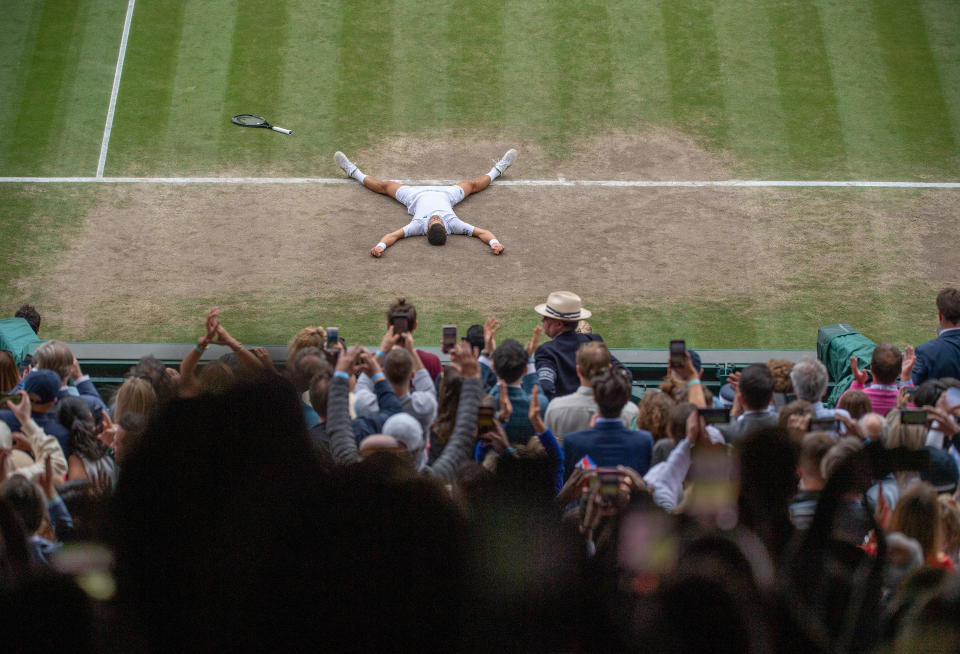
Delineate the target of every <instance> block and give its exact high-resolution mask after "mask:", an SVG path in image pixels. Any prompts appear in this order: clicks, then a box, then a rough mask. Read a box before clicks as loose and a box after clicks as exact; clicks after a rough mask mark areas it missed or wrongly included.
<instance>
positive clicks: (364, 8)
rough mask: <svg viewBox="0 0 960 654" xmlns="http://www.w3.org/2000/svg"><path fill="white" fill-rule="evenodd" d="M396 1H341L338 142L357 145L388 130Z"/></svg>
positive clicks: (395, 81) (368, 141)
mask: <svg viewBox="0 0 960 654" xmlns="http://www.w3.org/2000/svg"><path fill="white" fill-rule="evenodd" d="M392 37H393V3H392V2H390V0H368V1H366V2H348V3H344V4H342V5H341V12H340V26H339V32H338V35H337V50H338V54H337V62H338V68H339V74H338V76H337V86H336V90H335V98H336V120H335V123H334V125H335V140H336V142H337V143H353V144H355V147H356V146H359V145H364V144H368V143H371V142H373V141H375V140H377V139H379V138H381V137H382V136H383V133H384V127H385V126H387V125H390V122H391V111H392V109H393V92H394V84H395V83H397V82H398V80H396V79H395V77H394V74H393V47H392V46H393V38H392Z"/></svg>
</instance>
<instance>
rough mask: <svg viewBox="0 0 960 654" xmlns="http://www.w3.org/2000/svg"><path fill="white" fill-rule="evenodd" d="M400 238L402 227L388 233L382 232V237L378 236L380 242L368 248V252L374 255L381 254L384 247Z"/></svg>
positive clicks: (384, 249)
mask: <svg viewBox="0 0 960 654" xmlns="http://www.w3.org/2000/svg"><path fill="white" fill-rule="evenodd" d="M401 238H403V228H402V227H401V228H400V229H398V230H395V231H392V232H390V233H389V234H384V235H383V236H382V237H380V242H379V243H377V244H376V245H374V246H373V247H372V248H371V249H370V254H372V255H373V256H375V257H380V256H383V253H384V252H385V251H386V249H387V248H388V247H390V246H391V245H393V244H394V243H396V242H397V241H398V240H400V239H401Z"/></svg>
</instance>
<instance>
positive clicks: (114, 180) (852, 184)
mask: <svg viewBox="0 0 960 654" xmlns="http://www.w3.org/2000/svg"><path fill="white" fill-rule="evenodd" d="M130 1H131V5H132V3H133V0H130ZM394 181H398V182H401V183H403V184H416V185H434V184H436V185H449V184H456V183H457V181H459V180H457V181H453V180H438V179H427V180H394ZM0 183H15V184H356V182H355V181H353V180H352V179H344V178H342V177H333V178H330V177H103V176H102V175H98V176H96V177H0ZM493 184H494V185H495V186H603V187H620V188H677V187H733V188H763V187H784V186H787V187H801V188H816V187H843V188H940V189H952V188H960V182H871V181H792V180H782V181H778V180H749V179H728V180H714V181H619V180H589V179H540V180H538V179H517V180H507V179H504V180H497V181H495V182H494V183H493Z"/></svg>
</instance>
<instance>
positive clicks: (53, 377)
mask: <svg viewBox="0 0 960 654" xmlns="http://www.w3.org/2000/svg"><path fill="white" fill-rule="evenodd" d="M23 390H25V391H26V392H27V393H32V394H34V395H36V396H37V398H38V399H37V402H38V403H39V404H46V403H47V402H51V401H53V400H55V399H57V392H58V391H59V390H60V376H59V375H58V374H57V373H55V372H54V371H52V370H34V371H32V372H31V373H30V374H28V375H27V376H26V377H24V378H23Z"/></svg>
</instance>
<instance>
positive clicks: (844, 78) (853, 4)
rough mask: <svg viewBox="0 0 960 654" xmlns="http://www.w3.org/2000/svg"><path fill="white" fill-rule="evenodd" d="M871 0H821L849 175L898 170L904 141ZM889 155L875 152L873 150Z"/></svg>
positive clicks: (881, 174)
mask: <svg viewBox="0 0 960 654" xmlns="http://www.w3.org/2000/svg"><path fill="white" fill-rule="evenodd" d="M871 4H872V0H844V1H843V2H836V1H834V0H820V2H818V3H817V6H818V7H819V10H820V15H821V17H822V19H823V21H822V24H823V37H824V45H825V47H826V52H827V57H828V59H829V61H830V65H831V72H832V75H833V81H834V85H835V88H836V98H837V111H838V113H839V116H840V122H841V125H842V130H843V137H844V145H845V147H846V153H847V161H848V163H849V168H850V174H851V176H853V177H857V178H861V179H875V178H877V177H887V176H891V175H894V176H895V175H897V174H898V173H899V171H900V170H902V167H900V165H899V162H900V161H902V159H903V151H902V144H901V141H900V137H899V135H898V132H897V118H896V111H895V109H894V107H893V103H892V102H891V99H890V85H889V81H888V79H887V74H886V70H885V67H884V65H883V56H882V55H883V52H882V49H881V47H880V43H879V41H878V40H877V33H876V30H874V29H872V27H871V26H870V23H871V19H870V12H871V8H870V5H871ZM880 152H883V153H887V154H888V156H883V157H878V156H877V153H880Z"/></svg>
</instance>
